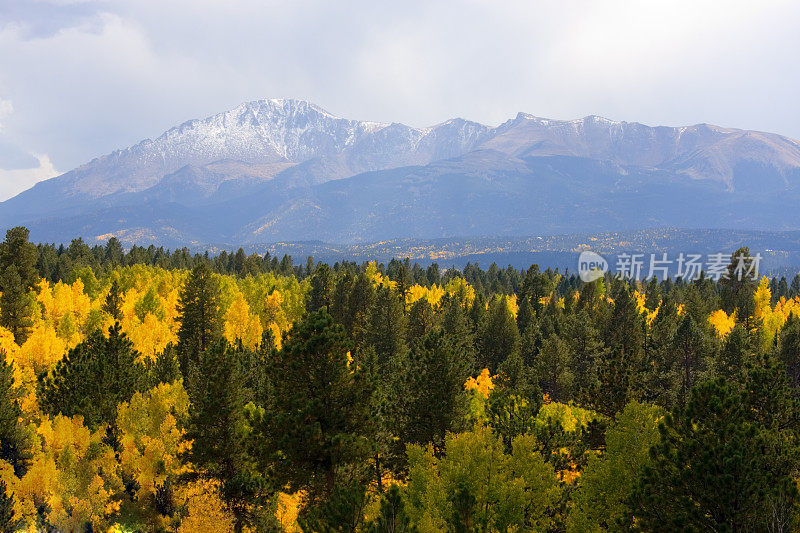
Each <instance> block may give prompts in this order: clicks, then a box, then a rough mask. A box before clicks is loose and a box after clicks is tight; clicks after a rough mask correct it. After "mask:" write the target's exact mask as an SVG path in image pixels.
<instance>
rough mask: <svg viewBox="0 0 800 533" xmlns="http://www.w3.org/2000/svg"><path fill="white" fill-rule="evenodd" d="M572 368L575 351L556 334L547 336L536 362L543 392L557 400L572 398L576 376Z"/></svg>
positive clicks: (563, 400)
mask: <svg viewBox="0 0 800 533" xmlns="http://www.w3.org/2000/svg"><path fill="white" fill-rule="evenodd" d="M572 368H573V353H572V350H570V347H569V345H568V344H567V343H566V341H564V340H563V339H562V338H561V337H559V336H558V335H555V334H553V335H550V336H549V337H547V338H546V339H545V340H544V342H543V343H542V348H541V349H540V350H539V355H538V357H537V358H536V364H535V369H536V375H537V376H538V378H539V386H540V387H541V388H542V392H544V393H546V394H549V395H550V398H552V399H553V400H555V401H559V402H566V401H568V400H570V399H571V394H572V386H573V381H574V378H575V376H574V374H573V372H572Z"/></svg>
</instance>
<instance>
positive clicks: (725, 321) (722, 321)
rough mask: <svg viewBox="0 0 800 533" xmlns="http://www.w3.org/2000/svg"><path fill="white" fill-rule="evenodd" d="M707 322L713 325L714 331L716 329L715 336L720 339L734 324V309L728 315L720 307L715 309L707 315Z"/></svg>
mask: <svg viewBox="0 0 800 533" xmlns="http://www.w3.org/2000/svg"><path fill="white" fill-rule="evenodd" d="M708 322H709V323H710V324H711V325H712V326H714V331H716V333H717V337H719V338H720V339H722V338H724V337H726V336H727V335H728V333H730V332H731V330H732V329H733V327H734V326H735V325H736V312H735V311H734V312H733V313H731V314H730V316H728V314H727V313H726V312H725V311H723V310H722V309H717V310H716V311H714V312H713V313H711V314H710V315H708Z"/></svg>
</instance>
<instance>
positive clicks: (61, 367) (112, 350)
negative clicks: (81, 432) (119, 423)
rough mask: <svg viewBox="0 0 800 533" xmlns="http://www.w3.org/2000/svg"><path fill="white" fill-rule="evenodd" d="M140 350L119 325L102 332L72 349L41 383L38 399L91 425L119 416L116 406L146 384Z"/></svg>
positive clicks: (51, 410)
mask: <svg viewBox="0 0 800 533" xmlns="http://www.w3.org/2000/svg"><path fill="white" fill-rule="evenodd" d="M139 358H140V354H139V352H137V351H136V350H135V349H134V348H133V343H131V341H130V340H128V338H127V336H126V335H125V334H124V333H122V332H121V331H120V326H119V324H115V325H114V326H112V327H111V328H109V330H108V338H106V337H104V336H103V334H102V333H101V332H99V331H96V332H94V333H92V334H91V335H89V337H88V338H87V339H86V340H85V341H83V342H81V343H79V344H78V345H77V346H75V348H73V349H71V350H70V351H69V352H68V353H67V354H66V355H65V356H64V357H63V358H62V359H61V360H60V361H59V362H58V363H57V364H56V366H55V367H54V368H53V370H52V371H51V372H50V374H49V375H48V376H47V377H46V378H45V379H44V381H43V382H42V383H41V386H40V391H39V401H40V404H41V407H42V409H43V410H44V411H45V412H47V413H50V414H52V415H56V414H58V413H61V414H63V415H65V416H74V415H82V416H83V418H84V422H85V423H86V425H87V426H89V427H91V428H97V427H98V426H100V425H101V424H103V423H111V422H113V421H114V420H115V419H116V413H117V405H118V404H119V403H121V402H127V401H129V400H130V399H131V396H133V394H134V393H135V392H137V391H142V390H144V389H145V388H146V386H147V370H146V368H145V366H144V365H143V364H141V363H139V362H137V361H138V359H139Z"/></svg>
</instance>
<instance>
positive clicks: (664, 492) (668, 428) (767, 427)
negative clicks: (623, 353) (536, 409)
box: [628, 358, 800, 531]
mask: <svg viewBox="0 0 800 533" xmlns="http://www.w3.org/2000/svg"><path fill="white" fill-rule="evenodd" d="M746 379H747V382H746V383H745V386H744V387H742V389H741V391H740V390H739V388H738V387H736V386H734V385H733V384H730V383H727V382H726V381H725V380H724V379H723V378H719V379H717V380H715V381H711V382H705V383H703V384H700V385H698V386H697V387H696V388H695V389H694V390H693V391H692V396H691V399H690V401H689V402H688V404H687V406H686V408H685V409H679V410H678V411H677V412H676V413H675V414H674V416H671V417H668V418H667V421H666V423H665V424H663V425H662V426H661V427H660V432H661V439H660V443H659V444H658V445H657V446H656V447H655V448H654V449H653V451H652V452H651V455H652V457H653V464H652V465H651V466H650V467H647V468H645V470H644V473H643V475H642V478H641V480H640V481H639V483H638V485H637V488H636V489H635V490H634V492H633V494H632V497H631V508H632V513H631V516H630V517H629V522H628V523H629V525H631V526H635V527H636V529H639V530H644V531H676V530H687V529H691V530H708V531H747V530H755V531H768V530H769V531H780V530H783V531H787V530H789V529H791V528H792V527H793V524H795V520H796V519H797V518H798V516H797V510H796V509H797V507H796V505H797V503H798V498H799V497H800V495H799V494H798V490H797V487H796V485H795V483H794V481H793V478H792V476H793V473H794V472H795V471H796V469H797V467H798V465H799V464H800V462H798V449H797V445H798V440H797V439H798V423H799V422H800V417H799V416H798V414H799V413H798V405H797V401H796V400H795V399H794V398H793V397H792V395H791V393H790V390H789V387H788V383H787V380H786V377H785V374H784V373H783V371H782V369H780V368H779V367H778V366H777V365H775V364H774V362H772V361H771V360H770V359H769V358H766V359H763V360H762V361H760V362H758V364H756V365H752V366H751V367H750V369H749V371H748V374H747V378H746Z"/></svg>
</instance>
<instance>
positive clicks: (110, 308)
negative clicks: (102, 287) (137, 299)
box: [103, 279, 122, 321]
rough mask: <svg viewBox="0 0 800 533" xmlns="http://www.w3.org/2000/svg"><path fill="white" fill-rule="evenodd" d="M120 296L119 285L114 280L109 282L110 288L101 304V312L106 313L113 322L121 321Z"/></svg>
mask: <svg viewBox="0 0 800 533" xmlns="http://www.w3.org/2000/svg"><path fill="white" fill-rule="evenodd" d="M121 307H122V294H120V291H119V283H118V282H117V280H116V279H115V280H114V281H112V282H111V288H110V289H109V291H108V296H106V301H105V302H104V303H103V311H105V312H106V313H108V314H109V315H110V316H111V318H113V319H114V320H115V321H120V320H122V310H121Z"/></svg>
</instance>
